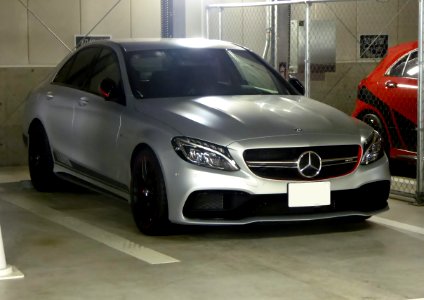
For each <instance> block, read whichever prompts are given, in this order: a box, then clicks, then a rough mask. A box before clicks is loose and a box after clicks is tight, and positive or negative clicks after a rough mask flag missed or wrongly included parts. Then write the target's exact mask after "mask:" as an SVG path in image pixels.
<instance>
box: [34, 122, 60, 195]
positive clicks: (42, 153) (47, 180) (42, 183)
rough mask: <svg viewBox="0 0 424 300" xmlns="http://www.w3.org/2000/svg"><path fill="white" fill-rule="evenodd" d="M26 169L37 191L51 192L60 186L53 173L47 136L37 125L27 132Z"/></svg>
mask: <svg viewBox="0 0 424 300" xmlns="http://www.w3.org/2000/svg"><path fill="white" fill-rule="evenodd" d="M28 167H29V174H30V177H31V182H32V185H33V186H34V188H35V189H36V190H37V191H39V192H53V191H57V190H58V189H59V188H60V186H61V185H62V182H61V180H60V179H59V178H58V177H57V176H56V175H55V174H54V173H53V157H52V153H51V151H50V144H49V140H48V138H47V134H46V132H45V130H44V128H43V127H41V126H39V125H36V126H35V127H32V128H31V129H30V131H29V145H28Z"/></svg>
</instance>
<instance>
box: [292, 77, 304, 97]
mask: <svg viewBox="0 0 424 300" xmlns="http://www.w3.org/2000/svg"><path fill="white" fill-rule="evenodd" d="M289 83H290V84H291V85H292V86H293V87H294V88H295V89H296V91H298V92H299V93H300V94H301V95H305V87H304V86H303V83H302V82H301V81H300V80H299V79H297V78H296V77H290V78H289Z"/></svg>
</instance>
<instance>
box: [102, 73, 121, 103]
mask: <svg viewBox="0 0 424 300" xmlns="http://www.w3.org/2000/svg"><path fill="white" fill-rule="evenodd" d="M99 92H100V94H101V95H102V96H103V97H104V98H105V100H107V101H113V100H116V99H117V98H119V88H118V86H117V85H116V83H115V81H113V80H112V79H110V78H105V79H103V80H102V81H101V82H100V86H99Z"/></svg>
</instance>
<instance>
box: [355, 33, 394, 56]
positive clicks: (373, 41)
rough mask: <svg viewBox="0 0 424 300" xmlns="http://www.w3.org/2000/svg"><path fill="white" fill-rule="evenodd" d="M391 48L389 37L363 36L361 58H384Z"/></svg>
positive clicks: (361, 38) (361, 39)
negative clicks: (389, 47)
mask: <svg viewBox="0 0 424 300" xmlns="http://www.w3.org/2000/svg"><path fill="white" fill-rule="evenodd" d="M388 46H389V36H388V35H387V34H385V35H361V37H360V58H383V57H384V56H385V55H386V53H387V48H388Z"/></svg>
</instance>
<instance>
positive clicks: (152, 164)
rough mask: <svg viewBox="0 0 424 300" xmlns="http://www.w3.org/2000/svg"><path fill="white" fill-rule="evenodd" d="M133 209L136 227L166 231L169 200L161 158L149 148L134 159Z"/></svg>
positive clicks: (150, 231) (150, 232) (158, 232)
mask: <svg viewBox="0 0 424 300" xmlns="http://www.w3.org/2000/svg"><path fill="white" fill-rule="evenodd" d="M131 211H132V214H133V218H134V221H135V223H136V225H137V228H138V229H139V230H140V231H141V232H142V233H144V234H146V235H162V234H166V233H167V230H168V229H169V220H168V203H167V198H166V188H165V182H164V179H163V174H162V170H161V167H160V165H159V162H158V160H157V158H156V156H155V154H154V153H153V151H152V150H151V149H149V148H144V149H143V150H141V151H140V152H139V153H138V154H137V156H136V157H135V159H134V163H133V166H132V178H131Z"/></svg>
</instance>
